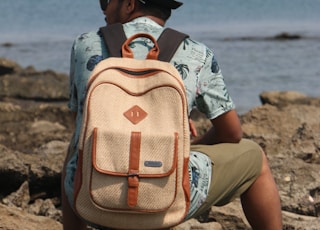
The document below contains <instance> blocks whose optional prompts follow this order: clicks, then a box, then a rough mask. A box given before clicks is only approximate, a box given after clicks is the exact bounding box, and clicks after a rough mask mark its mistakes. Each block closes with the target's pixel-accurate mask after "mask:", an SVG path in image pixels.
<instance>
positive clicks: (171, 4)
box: [149, 0, 183, 9]
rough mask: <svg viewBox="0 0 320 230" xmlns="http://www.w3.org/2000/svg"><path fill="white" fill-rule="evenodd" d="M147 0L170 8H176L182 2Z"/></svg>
mask: <svg viewBox="0 0 320 230" xmlns="http://www.w3.org/2000/svg"><path fill="white" fill-rule="evenodd" d="M149 2H150V3H154V4H156V5H159V6H163V7H166V8H170V9H177V8H179V7H180V6H182V4H183V3H182V2H178V1H175V0H149Z"/></svg>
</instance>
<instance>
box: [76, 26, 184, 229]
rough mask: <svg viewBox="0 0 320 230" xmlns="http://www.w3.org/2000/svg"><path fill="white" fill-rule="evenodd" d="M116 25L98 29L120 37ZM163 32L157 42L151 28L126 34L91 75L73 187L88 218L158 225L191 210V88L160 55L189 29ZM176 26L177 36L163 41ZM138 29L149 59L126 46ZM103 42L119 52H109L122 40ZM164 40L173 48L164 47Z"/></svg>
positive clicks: (128, 225)
mask: <svg viewBox="0 0 320 230" xmlns="http://www.w3.org/2000/svg"><path fill="white" fill-rule="evenodd" d="M119 28H120V30H121V29H122V26H121V27H119V25H118V26H117V27H114V28H111V27H110V26H108V27H107V28H106V27H105V28H103V29H102V30H101V31H103V33H104V34H107V35H106V36H105V38H111V40H113V41H114V40H116V41H114V42H116V43H119V42H121V39H119V40H117V39H112V38H114V36H116V37H119ZM112 33H113V34H114V35H112ZM164 33H167V34H166V35H164V34H163V35H162V36H161V37H162V39H159V40H158V42H159V44H161V43H162V42H164V44H162V45H161V47H160V48H159V46H158V42H157V41H156V40H155V39H154V38H153V37H152V36H150V35H148V34H137V35H134V36H133V37H131V38H129V39H127V40H126V41H125V43H124V44H123V46H122V49H120V48H119V51H118V52H119V54H120V51H121V50H122V57H111V58H107V59H105V60H102V61H101V62H100V63H98V65H97V66H96V67H95V69H94V70H93V73H92V75H91V77H90V79H89V81H88V90H87V97H86V102H85V107H84V111H83V126H82V129H81V135H80V139H79V157H78V163H77V170H76V174H75V187H74V209H75V210H76V212H77V214H78V215H79V216H80V217H81V218H83V219H84V220H86V221H87V222H88V223H91V224H94V225H96V226H104V227H111V228H115V229H117V228H119V229H161V228H168V227H171V226H175V225H177V224H179V223H181V222H182V221H183V219H184V217H185V216H186V214H187V212H188V209H189V204H190V188H189V174H188V161H189V148H190V143H189V125H188V110H187V101H186V95H185V94H186V92H185V88H184V85H183V82H182V80H181V77H180V74H179V72H178V71H177V70H176V69H175V68H174V66H173V65H171V64H170V63H169V62H166V61H160V60H159V57H160V58H162V59H165V58H168V55H169V58H171V56H172V55H173V54H174V52H175V51H176V49H177V47H178V45H179V44H180V43H181V41H183V39H184V38H185V35H183V34H178V35H177V33H178V32H177V33H176V32H173V31H171V30H169V31H167V32H164ZM121 34H124V33H123V30H122V32H121ZM172 34H175V35H176V36H175V37H176V38H177V39H171V42H170V43H171V44H168V45H166V44H165V42H166V41H168V40H167V39H165V40H163V39H164V38H166V37H168V36H169V37H170V38H172ZM122 36H123V35H122ZM138 37H145V38H148V39H150V40H151V41H152V42H153V43H154V47H153V48H152V49H151V50H150V52H149V53H148V56H147V58H146V60H136V59H134V58H133V54H132V52H131V49H130V47H129V44H130V43H131V42H132V41H133V40H135V39H136V38H138ZM106 42H107V43H108V44H107V46H108V47H109V51H110V52H111V55H113V56H119V55H117V54H112V49H114V47H116V46H117V45H115V44H109V42H108V41H106ZM111 42H112V41H111ZM110 46H111V47H113V48H111V49H110ZM166 46H168V47H169V54H168V52H167V53H166V52H163V53H161V52H160V51H161V48H162V47H164V49H167V48H166ZM114 50H115V51H113V52H117V49H114Z"/></svg>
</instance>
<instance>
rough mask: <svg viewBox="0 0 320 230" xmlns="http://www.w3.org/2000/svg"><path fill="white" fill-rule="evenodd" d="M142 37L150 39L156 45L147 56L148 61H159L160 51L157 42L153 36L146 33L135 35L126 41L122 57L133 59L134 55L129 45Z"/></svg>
mask: <svg viewBox="0 0 320 230" xmlns="http://www.w3.org/2000/svg"><path fill="white" fill-rule="evenodd" d="M140 37H144V38H148V39H150V40H151V41H152V43H153V44H154V46H153V48H151V49H150V51H149V53H148V55H147V59H153V60H158V56H159V53H160V49H159V46H158V43H157V40H156V39H155V38H154V37H153V36H151V35H150V34H145V33H141V34H135V35H133V36H131V37H130V38H128V39H127V40H126V41H125V43H124V44H123V45H122V56H123V57H126V58H133V53H132V50H131V48H130V46H129V45H130V43H131V42H132V41H133V40H134V39H136V38H140Z"/></svg>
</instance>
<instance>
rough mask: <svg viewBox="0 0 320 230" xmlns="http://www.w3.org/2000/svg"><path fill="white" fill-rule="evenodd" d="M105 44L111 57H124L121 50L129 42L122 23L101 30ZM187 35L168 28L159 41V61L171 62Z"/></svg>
mask: <svg viewBox="0 0 320 230" xmlns="http://www.w3.org/2000/svg"><path fill="white" fill-rule="evenodd" d="M100 31H101V34H102V36H103V38H104V42H105V44H106V47H107V49H108V51H109V54H110V56H111V57H122V53H121V48H122V45H123V44H124V42H125V41H126V40H127V37H126V35H125V32H124V30H123V26H122V24H120V23H116V24H112V25H107V26H105V27H101V28H100ZM188 37H189V36H188V35H187V34H184V33H181V32H179V31H176V30H174V29H171V28H166V29H165V30H164V31H163V32H162V34H161V35H160V37H159V39H158V41H157V42H158V45H159V49H160V54H159V57H158V60H160V61H166V62H170V60H171V59H172V57H173V55H174V54H175V52H176V51H177V49H178V48H179V46H180V44H181V42H183V41H184V39H186V38H188Z"/></svg>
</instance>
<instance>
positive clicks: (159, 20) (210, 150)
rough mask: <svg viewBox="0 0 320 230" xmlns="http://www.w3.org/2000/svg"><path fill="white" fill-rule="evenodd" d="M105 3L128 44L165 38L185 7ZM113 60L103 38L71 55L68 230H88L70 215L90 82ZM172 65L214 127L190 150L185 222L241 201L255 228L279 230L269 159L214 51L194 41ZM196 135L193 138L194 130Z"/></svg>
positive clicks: (158, 1) (88, 39)
mask: <svg viewBox="0 0 320 230" xmlns="http://www.w3.org/2000/svg"><path fill="white" fill-rule="evenodd" d="M100 4H101V9H102V11H103V13H104V14H105V16H106V22H107V23H108V24H114V23H122V24H123V27H124V31H125V33H126V36H127V37H130V36H131V35H133V34H136V33H142V32H143V33H149V34H151V35H152V36H154V37H155V38H158V37H159V36H160V34H161V32H162V31H163V27H164V25H165V22H166V21H167V20H168V18H169V17H170V15H171V10H172V9H176V8H178V7H180V6H181V5H182V3H180V2H177V1H174V0H100ZM132 49H133V53H134V56H135V58H140V59H141V58H144V57H145V55H146V53H147V52H148V49H150V44H148V42H144V43H141V42H136V43H134V45H133V46H132ZM108 57H109V55H108V51H107V49H106V47H105V45H104V42H103V39H102V37H101V34H100V33H98V32H91V33H86V34H83V35H81V36H80V37H78V38H77V39H76V41H75V43H74V46H73V49H72V55H71V71H70V102H69V107H70V109H71V110H72V111H73V112H74V113H75V122H76V129H75V132H74V136H73V138H72V141H71V144H70V151H69V154H68V157H67V158H66V161H65V168H64V170H63V183H62V202H63V225H64V229H67V230H70V229H77V230H78V229H85V224H84V223H83V222H82V221H81V220H80V219H79V218H78V217H77V216H76V215H75V214H74V213H73V210H72V208H71V207H72V204H73V197H72V192H73V174H74V171H75V167H76V166H75V165H76V161H77V150H76V146H77V143H78V139H79V131H80V124H81V119H82V108H83V102H84V97H85V92H86V91H85V87H86V82H87V79H88V78H89V76H90V74H91V71H92V70H93V68H94V67H95V65H96V64H97V63H98V62H99V61H101V60H102V59H104V58H108ZM171 63H172V64H173V65H174V66H175V67H176V68H177V69H178V70H179V72H180V73H181V77H182V79H183V81H184V84H185V86H186V90H187V97H188V98H187V99H188V106H189V108H193V107H197V109H198V110H199V111H201V112H203V113H204V114H205V115H206V116H207V117H208V119H210V120H211V123H212V127H211V129H210V130H209V131H208V132H207V133H206V134H205V135H204V136H202V137H200V138H198V139H196V140H195V141H194V142H193V143H192V144H193V145H192V146H191V153H190V162H189V173H190V187H191V191H190V192H191V205H190V210H189V213H188V216H187V218H186V219H189V218H192V217H196V216H198V215H200V214H201V213H202V212H204V211H206V210H207V209H209V208H210V207H211V206H213V205H217V206H221V205H224V204H227V203H228V202H230V201H232V200H233V199H234V198H236V197H241V201H242V206H243V210H244V213H245V215H246V217H247V219H248V221H249V223H250V224H251V226H252V228H253V229H259V230H261V229H272V230H277V229H281V228H282V225H281V221H282V220H281V206H280V199H279V195H278V191H277V187H276V184H275V182H274V179H273V177H272V175H271V171H270V169H269V166H268V162H267V159H266V157H265V154H264V153H263V152H262V150H261V148H260V147H259V146H258V145H257V144H255V143H253V142H251V141H249V140H244V139H242V130H241V124H240V122H239V119H238V116H237V113H236V110H235V107H234V104H233V102H232V100H231V98H230V97H229V94H228V92H227V90H226V86H225V83H224V80H223V76H222V74H221V70H220V69H219V66H218V64H217V61H216V59H215V57H214V55H213V52H212V51H211V50H209V49H208V48H207V47H206V46H205V45H203V44H201V43H199V42H197V41H194V40H192V39H189V38H188V39H186V40H185V41H184V42H183V44H181V45H180V47H179V49H178V50H177V52H176V53H175V55H174V57H173V58H172V60H171ZM191 131H192V133H194V129H193V130H191ZM70 204H71V205H70Z"/></svg>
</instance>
